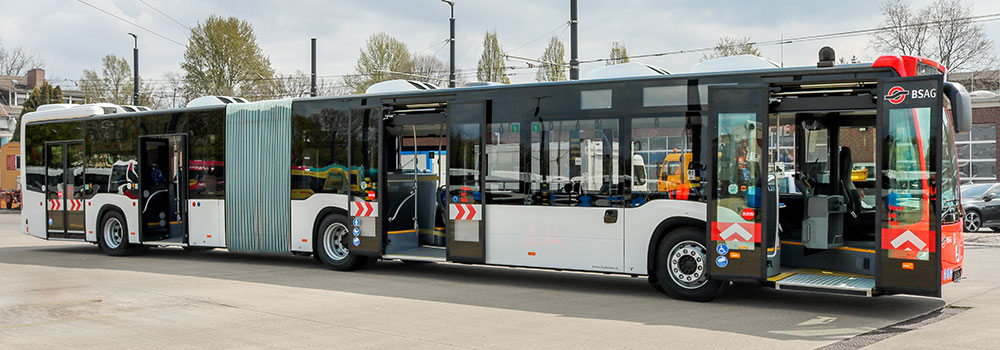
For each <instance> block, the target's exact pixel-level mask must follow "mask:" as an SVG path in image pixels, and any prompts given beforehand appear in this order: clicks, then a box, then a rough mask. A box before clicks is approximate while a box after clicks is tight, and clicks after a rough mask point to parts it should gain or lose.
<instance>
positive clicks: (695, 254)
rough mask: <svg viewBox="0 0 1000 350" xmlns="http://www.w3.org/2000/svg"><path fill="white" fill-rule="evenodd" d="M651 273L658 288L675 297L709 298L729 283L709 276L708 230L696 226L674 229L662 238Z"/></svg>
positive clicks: (713, 296)
mask: <svg viewBox="0 0 1000 350" xmlns="http://www.w3.org/2000/svg"><path fill="white" fill-rule="evenodd" d="M672 270H673V271H672ZM652 273H653V274H655V277H656V279H655V281H651V282H653V283H654V286H655V287H657V288H656V289H657V290H660V291H661V292H664V293H666V294H667V295H669V296H671V297H673V298H676V299H683V300H691V301H699V302H704V301H709V300H712V299H714V298H715V297H716V296H718V295H719V294H720V293H721V292H722V289H723V286H724V285H725V284H727V282H725V281H717V280H711V279H708V275H707V273H708V249H707V248H706V247H705V231H702V230H699V229H696V228H693V227H682V228H678V229H675V230H673V231H671V232H669V233H668V234H667V236H666V237H665V238H663V239H662V240H661V241H660V243H659V244H658V245H657V247H656V264H655V265H654V268H653V272H652Z"/></svg>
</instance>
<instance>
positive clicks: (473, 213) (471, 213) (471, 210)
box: [466, 204, 476, 220]
mask: <svg viewBox="0 0 1000 350" xmlns="http://www.w3.org/2000/svg"><path fill="white" fill-rule="evenodd" d="M466 205H468V206H469V218H468V219H466V220H472V219H473V218H475V217H476V208H475V207H473V206H472V204H466Z"/></svg>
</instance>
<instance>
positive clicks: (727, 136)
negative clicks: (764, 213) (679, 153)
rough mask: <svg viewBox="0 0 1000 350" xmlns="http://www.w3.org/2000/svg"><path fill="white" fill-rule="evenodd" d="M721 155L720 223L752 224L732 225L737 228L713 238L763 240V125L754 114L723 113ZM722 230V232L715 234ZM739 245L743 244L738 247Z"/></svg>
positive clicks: (720, 141) (720, 134)
mask: <svg viewBox="0 0 1000 350" xmlns="http://www.w3.org/2000/svg"><path fill="white" fill-rule="evenodd" d="M718 137H719V146H718V147H719V152H718V155H717V156H718V160H717V161H716V163H715V164H716V171H717V172H716V174H717V175H716V176H717V179H716V183H717V184H718V188H717V189H718V193H717V196H716V198H718V200H717V201H715V206H716V210H717V216H716V218H717V219H716V222H718V223H739V224H751V225H748V226H745V225H732V226H729V227H735V228H733V229H725V230H723V229H722V228H721V227H719V228H717V229H713V236H716V238H721V239H719V240H724V241H730V242H734V241H739V242H751V243H750V245H749V247H753V243H752V242H759V241H760V222H761V221H760V218H761V216H760V215H757V214H758V212H759V211H760V209H761V207H762V206H763V203H762V200H761V199H762V190H761V189H760V188H758V187H757V186H758V184H759V183H760V182H759V179H760V177H761V173H762V171H763V169H762V166H761V162H760V160H761V159H760V156H761V143H760V142H761V141H760V140H761V125H760V123H759V122H757V115H756V114H754V113H719V134H718ZM715 231H719V232H715ZM737 246H739V245H737Z"/></svg>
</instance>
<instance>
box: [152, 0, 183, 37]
mask: <svg viewBox="0 0 1000 350" xmlns="http://www.w3.org/2000/svg"><path fill="white" fill-rule="evenodd" d="M139 2H141V3H142V4H143V5H146V6H148V7H149V8H151V9H153V11H156V12H157V13H159V14H161V15H163V17H166V18H168V19H170V20H171V21H174V23H177V25H179V26H181V27H184V29H187V30H191V27H188V26H187V25H184V23H181V22H180V21H178V20H176V19H174V18H173V17H170V15H168V14H166V13H164V12H163V11H160V9H158V8H156V7H153V5H150V4H149V3H148V2H146V0H139Z"/></svg>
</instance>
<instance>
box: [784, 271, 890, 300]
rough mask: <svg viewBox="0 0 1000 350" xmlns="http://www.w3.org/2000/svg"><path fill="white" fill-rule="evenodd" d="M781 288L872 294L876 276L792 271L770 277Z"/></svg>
mask: <svg viewBox="0 0 1000 350" xmlns="http://www.w3.org/2000/svg"><path fill="white" fill-rule="evenodd" d="M768 280H769V281H772V282H774V288H775V289H779V290H800V291H810V292H826V293H837V294H850V295H863V296H869V297H870V296H872V291H873V290H874V289H875V278H872V277H868V276H862V275H855V274H848V273H836V272H829V271H818V270H817V271H812V270H805V271H791V272H786V273H783V274H780V275H777V276H774V277H772V278H769V279H768Z"/></svg>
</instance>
